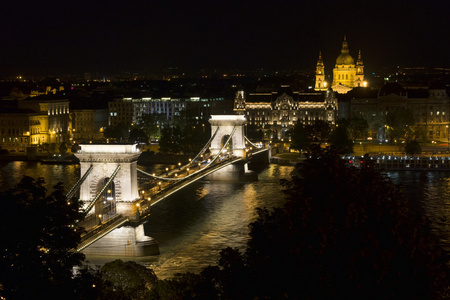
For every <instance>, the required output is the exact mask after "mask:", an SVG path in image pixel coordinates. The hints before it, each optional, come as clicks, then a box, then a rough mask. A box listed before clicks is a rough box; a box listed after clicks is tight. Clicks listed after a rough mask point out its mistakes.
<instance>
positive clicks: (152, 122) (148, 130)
mask: <svg viewBox="0 0 450 300" xmlns="http://www.w3.org/2000/svg"><path fill="white" fill-rule="evenodd" d="M166 123H167V119H166V116H165V115H164V114H143V115H142V116H141V118H140V120H139V122H138V124H137V125H138V126H139V128H140V129H142V130H143V131H144V132H145V134H146V135H147V136H148V137H149V138H150V139H159V138H160V128H161V127H164V126H166V125H167V124H166Z"/></svg>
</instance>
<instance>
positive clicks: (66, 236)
mask: <svg viewBox="0 0 450 300" xmlns="http://www.w3.org/2000/svg"><path fill="white" fill-rule="evenodd" d="M43 184H44V181H43V179H42V178H40V179H37V180H34V179H33V178H31V177H24V178H23V179H22V181H21V182H20V183H19V184H18V185H17V186H16V187H15V188H13V189H11V190H8V191H4V192H0V240H1V247H0V270H1V272H0V283H1V285H2V288H3V290H0V294H1V295H2V296H4V297H6V298H7V299H36V297H42V298H44V297H50V298H52V299H57V298H59V299H61V298H62V297H64V298H66V299H70V298H71V297H72V296H74V295H73V294H72V291H73V281H72V276H73V273H72V271H73V270H72V268H73V267H74V266H78V265H80V264H81V261H82V260H83V259H84V255H83V254H81V253H77V252H76V251H73V249H76V246H77V244H78V242H79V241H80V234H81V230H80V229H78V228H77V227H76V226H74V224H75V223H76V221H77V220H79V219H80V218H81V215H80V213H79V204H78V202H77V201H75V200H73V201H70V202H68V201H67V200H66V198H65V196H64V190H63V187H62V184H61V183H58V184H57V185H56V186H55V187H54V191H53V192H52V193H51V194H48V195H47V194H46V189H45V188H44V186H43Z"/></svg>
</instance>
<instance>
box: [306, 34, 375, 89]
mask: <svg viewBox="0 0 450 300" xmlns="http://www.w3.org/2000/svg"><path fill="white" fill-rule="evenodd" d="M366 86H367V82H365V81H364V63H363V61H362V57H361V50H360V51H359V54H358V59H357V60H356V64H355V60H354V59H353V57H352V56H351V55H350V53H349V48H348V43H347V39H346V37H344V41H343V42H342V49H341V54H340V55H339V56H338V57H337V59H336V65H335V67H334V69H333V82H332V83H331V86H330V84H329V83H328V82H326V80H325V65H324V63H323V59H322V53H319V59H318V61H317V65H316V83H315V88H314V89H315V90H316V91H326V90H327V89H328V88H329V87H331V88H332V89H333V91H335V92H337V93H339V94H345V93H347V92H349V91H351V90H352V89H353V88H355V87H366Z"/></svg>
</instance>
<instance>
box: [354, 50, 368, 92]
mask: <svg viewBox="0 0 450 300" xmlns="http://www.w3.org/2000/svg"><path fill="white" fill-rule="evenodd" d="M354 86H355V87H366V86H367V83H366V82H365V81H364V64H363V61H362V58H361V50H359V53H358V59H357V60H356V77H355V84H354Z"/></svg>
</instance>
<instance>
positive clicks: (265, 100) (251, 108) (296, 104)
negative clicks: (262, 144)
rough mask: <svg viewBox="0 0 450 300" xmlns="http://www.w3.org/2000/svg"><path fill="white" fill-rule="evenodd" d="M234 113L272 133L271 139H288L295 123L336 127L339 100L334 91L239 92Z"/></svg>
mask: <svg viewBox="0 0 450 300" xmlns="http://www.w3.org/2000/svg"><path fill="white" fill-rule="evenodd" d="M234 111H235V112H236V113H237V114H243V115H245V116H246V118H247V124H249V125H255V126H257V127H259V128H261V129H262V130H264V131H269V130H270V132H271V133H272V134H271V136H270V137H271V138H275V139H284V138H288V136H289V130H290V129H291V128H293V126H294V125H295V123H296V122H297V121H300V122H302V123H303V124H314V122H315V121H318V120H322V121H326V122H328V123H329V124H330V125H334V124H336V121H337V117H338V116H337V111H338V100H337V98H336V96H335V94H334V93H333V91H331V90H328V91H327V92H325V93H323V92H312V93H311V92H310V93H304V92H299V91H292V90H291V88H290V87H289V86H281V89H280V90H278V91H272V92H249V93H245V92H244V91H243V90H239V91H237V93H236V97H235V101H234Z"/></svg>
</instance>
